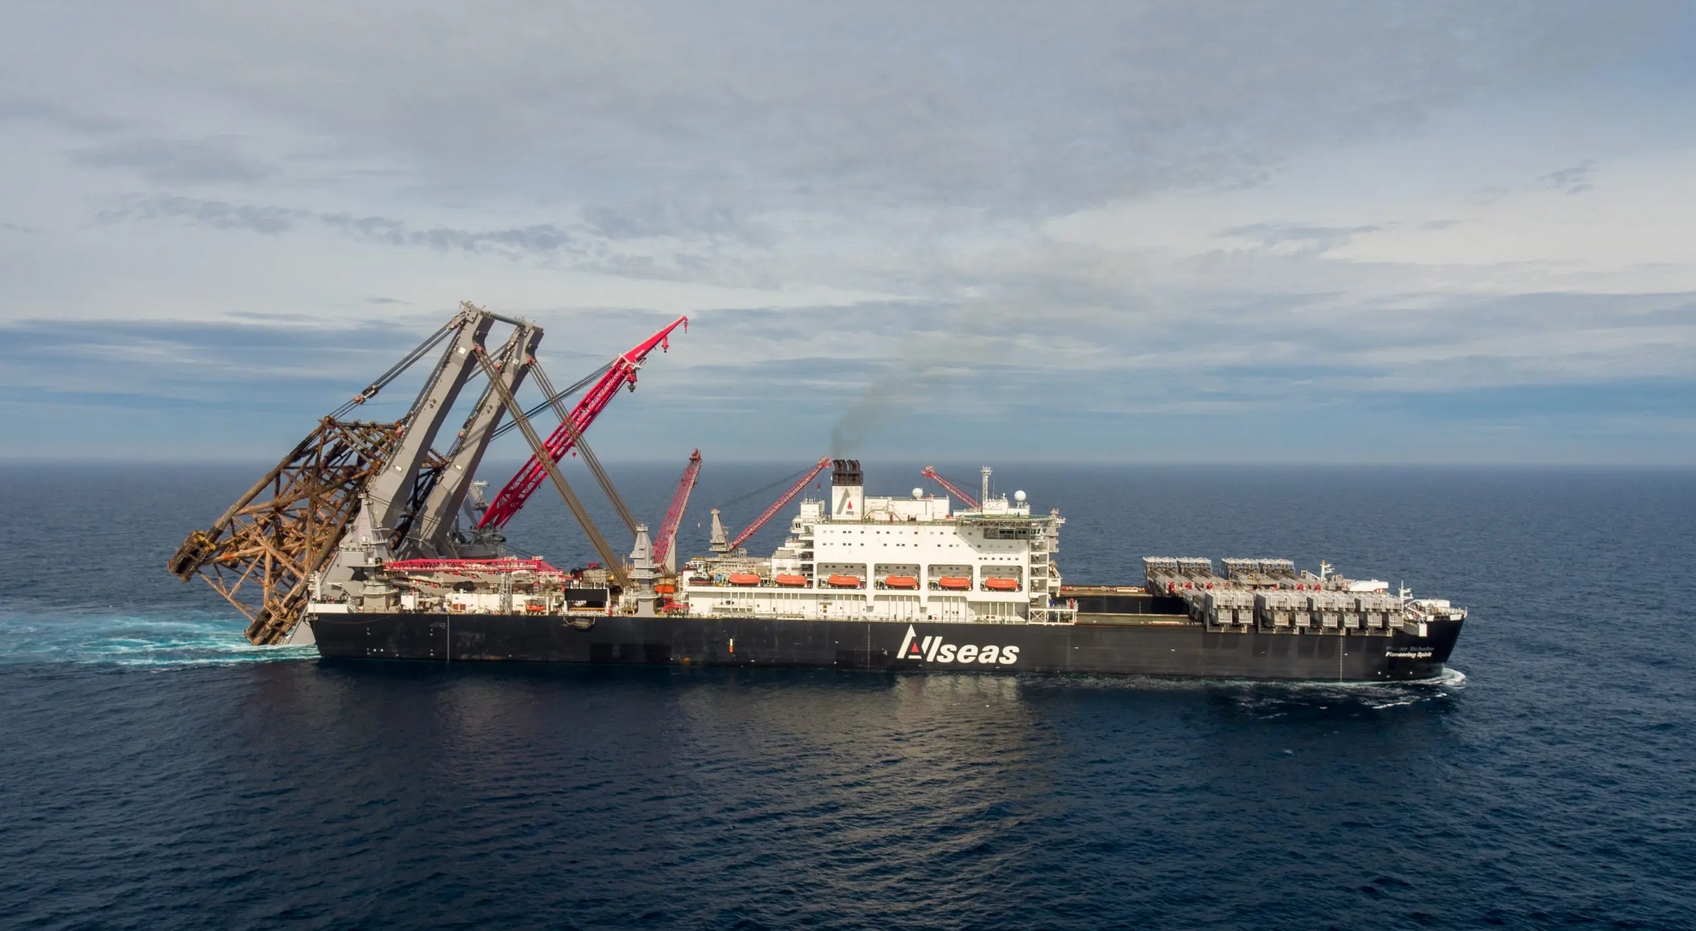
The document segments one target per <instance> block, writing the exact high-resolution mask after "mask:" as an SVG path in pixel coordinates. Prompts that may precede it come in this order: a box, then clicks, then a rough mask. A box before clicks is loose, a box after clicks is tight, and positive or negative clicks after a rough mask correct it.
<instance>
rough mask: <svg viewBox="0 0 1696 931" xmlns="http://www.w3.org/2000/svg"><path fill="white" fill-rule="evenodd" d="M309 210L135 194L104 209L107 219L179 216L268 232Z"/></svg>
mask: <svg viewBox="0 0 1696 931" xmlns="http://www.w3.org/2000/svg"><path fill="white" fill-rule="evenodd" d="M309 216H310V214H308V213H306V212H305V211H302V210H291V209H289V208H287V207H259V206H255V205H252V204H232V203H227V202H225V201H219V200H200V199H196V198H192V197H133V198H129V199H128V200H127V201H126V202H125V203H124V204H123V205H122V206H119V207H114V208H111V209H107V210H102V211H101V212H100V213H99V218H100V220H102V221H103V222H106V223H116V222H118V221H120V220H159V219H179V220H188V221H190V222H193V223H199V224H201V225H204V226H210V227H212V228H213V229H221V230H235V229H239V230H248V231H250V232H254V233H261V234H264V235H267V236H274V235H276V234H278V233H282V232H285V231H287V230H291V229H293V228H294V227H295V225H296V224H297V223H298V222H299V221H300V220H303V219H306V218H308V217H309Z"/></svg>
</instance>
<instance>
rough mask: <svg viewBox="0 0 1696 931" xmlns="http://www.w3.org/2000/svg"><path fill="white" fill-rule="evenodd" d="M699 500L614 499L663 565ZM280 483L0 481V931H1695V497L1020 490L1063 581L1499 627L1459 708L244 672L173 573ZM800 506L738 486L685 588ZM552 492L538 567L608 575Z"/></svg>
mask: <svg viewBox="0 0 1696 931" xmlns="http://www.w3.org/2000/svg"><path fill="white" fill-rule="evenodd" d="M797 465H799V464H797ZM866 465H867V482H868V486H869V487H868V491H869V492H871V493H874V494H875V493H888V494H905V493H906V492H907V491H908V489H909V488H911V487H912V486H913V485H916V484H919V483H920V481H919V479H918V478H917V466H916V465H910V464H897V465H890V464H880V463H877V462H867V463H866ZM681 467H682V461H681V457H680V458H679V461H678V462H677V463H675V464H674V465H666V466H663V467H662V466H656V465H624V466H617V465H615V466H613V467H612V471H613V473H614V475H615V477H617V478H618V480H619V482H620V485H621V487H622V488H623V489H624V491H625V494H626V497H627V498H628V499H629V500H630V501H631V503H632V505H633V506H634V507H635V509H636V510H637V511H638V512H640V514H641V515H642V516H644V517H646V518H647V519H648V520H650V521H651V522H654V523H657V522H658V520H659V516H660V514H662V513H663V511H664V507H665V500H666V498H667V497H668V496H669V494H670V490H671V484H672V483H673V482H674V481H675V477H676V474H677V472H678V471H679V470H680V469H681ZM262 468H263V465H262V464H260V465H254V466H247V467H236V466H219V467H213V466H204V465H203V466H183V467H169V466H126V467H117V466H98V467H97V466H61V467H46V466H9V467H4V468H0V533H3V537H0V927H5V928H209V929H213V928H216V929H223V928H273V927H279V928H280V927H289V928H325V929H341V928H466V929H472V928H479V929H482V928H561V929H569V928H608V927H618V928H623V927H641V928H711V929H721V928H722V929H761V928H772V929H776V928H796V927H801V928H821V929H902V928H942V929H953V928H986V929H1008V928H1018V929H1026V928H1032V929H1039V928H1054V929H1096V928H1161V929H1164V928H1221V929H1223V928H1242V929H1260V928H1351V929H1353V928H1358V929H1393V928H1481V927H1509V928H1555V927H1560V928H1567V927H1573V926H1588V927H1603V928H1696V741H1693V739H1692V737H1693V729H1692V726H1693V724H1696V720H1693V718H1696V626H1693V623H1692V622H1693V619H1696V473H1693V472H1692V471H1690V470H1628V469H1612V470H1591V471H1586V470H1562V469H1552V468H1551V469H1526V468H1519V469H1509V468H1496V469H1390V468H1330V469H1327V468H1295V467H1288V468H1249V467H1241V468H1178V467H1123V468H1108V467H1093V468H1083V467H1058V466H1040V467H1038V466H1030V467H1020V466H1016V465H1012V464H1004V465H1003V466H1002V467H1001V468H1000V469H998V471H997V472H996V475H995V480H996V483H997V486H998V488H1000V489H1001V490H1002V491H1006V492H1011V491H1012V490H1013V489H1015V488H1017V489H1024V490H1026V491H1027V492H1028V493H1029V494H1030V497H1031V501H1032V503H1033V504H1034V505H1036V506H1037V507H1038V508H1039V509H1047V508H1049V507H1057V508H1059V509H1060V511H1061V513H1062V514H1063V515H1065V516H1066V518H1067V521H1068V523H1067V524H1066V526H1065V529H1064V531H1063V534H1062V538H1061V539H1062V543H1061V546H1062V550H1061V553H1060V556H1059V561H1060V565H1061V567H1062V569H1063V570H1064V572H1065V574H1066V577H1067V579H1068V580H1069V581H1073V582H1133V583H1134V582H1135V581H1137V577H1138V575H1139V573H1140V559H1141V557H1142V556H1144V555H1174V556H1190V555H1204V556H1212V557H1214V558H1219V557H1225V556H1286V557H1289V558H1293V559H1296V560H1297V561H1298V562H1299V563H1300V564H1302V565H1304V566H1307V567H1316V566H1317V564H1318V561H1319V560H1321V559H1325V560H1327V561H1329V562H1331V563H1333V564H1335V565H1336V566H1337V567H1338V568H1339V569H1340V570H1341V571H1343V572H1344V573H1346V574H1349V575H1351V576H1354V577H1375V578H1380V579H1384V580H1386V581H1388V582H1390V583H1391V585H1392V586H1394V585H1397V584H1399V583H1402V582H1404V581H1405V582H1406V584H1407V585H1408V586H1410V587H1411V588H1412V589H1413V590H1414V593H1415V594H1416V595H1417V596H1431V597H1448V598H1450V599H1452V600H1453V601H1455V602H1456V603H1459V604H1464V605H1467V606H1468V607H1470V609H1471V611H1472V617H1471V620H1470V621H1469V622H1468V626H1467V629H1466V631H1465V633H1464V635H1463V636H1462V638H1461V641H1460V644H1459V646H1458V648H1457V649H1456V651H1455V654H1454V658H1453V663H1452V667H1453V668H1452V670H1451V671H1450V673H1449V674H1448V675H1447V676H1445V677H1443V678H1442V679H1440V680H1437V681H1433V682H1427V683H1415V684H1400V685H1364V686H1337V685H1318V684H1312V685H1306V684H1256V683H1248V682H1232V681H1207V682H1194V681H1191V682H1171V681H1155V680H1145V679H1110V678H1089V677H1076V678H1066V677H994V676H983V675H971V674H965V675H929V676H924V675H889V674H855V673H833V672H817V671H782V670H759V671H754V670H737V671H722V670H707V669H698V668H697V669H682V668H678V669H669V668H594V667H563V666H562V667H547V666H516V665H515V666H494V665H482V666H474V665H469V664H467V665H445V664H424V663H418V664H402V663H394V664H383V663H370V664H361V663H332V662H326V661H321V660H319V659H318V658H317V657H316V654H315V653H314V652H313V650H312V649H311V648H271V649H259V648H254V647H250V646H248V645H247V644H246V642H245V641H244V640H243V639H242V636H241V630H242V626H243V624H242V621H241V619H240V618H239V617H238V616H237V615H236V614H235V613H234V612H233V611H232V610H231V609H229V608H228V607H227V606H225V604H224V603H223V602H222V601H221V600H219V599H218V598H217V597H216V596H214V595H213V594H212V593H211V592H210V591H209V590H208V588H207V587H206V586H205V585H204V584H201V583H199V582H196V583H193V584H189V585H184V584H182V583H179V582H178V581H177V580H175V579H174V578H171V577H170V576H168V575H167V574H166V573H165V571H164V563H165V560H166V558H167V557H168V556H169V555H170V554H171V553H172V551H173V550H174V549H175V548H176V545H177V544H178V542H179V541H180V540H181V539H182V537H183V536H184V534H185V533H186V532H187V531H188V530H190V529H192V528H194V527H196V526H199V525H204V524H207V523H209V522H210V521H211V520H212V519H213V518H215V517H216V516H217V515H218V514H219V513H220V512H221V511H222V510H223V508H224V507H225V506H226V505H227V504H228V503H229V502H230V500H232V499H233V498H234V497H235V496H236V495H237V494H238V493H239V492H240V491H242V490H243V489H244V488H245V487H246V486H247V485H248V484H249V483H250V482H251V481H252V480H253V478H254V477H255V474H256V472H257V471H258V470H260V469H262ZM574 468H578V467H575V466H574ZM787 471H789V467H786V466H755V465H740V466H738V465H716V464H714V463H713V462H711V461H709V462H708V464H707V468H706V471H705V472H704V473H703V478H702V483H701V485H700V487H699V488H698V489H697V491H696V494H695V497H694V500H693V503H692V510H691V512H690V517H689V520H688V521H687V522H686V524H685V533H684V539H683V541H682V542H681V544H680V545H681V547H682V548H683V549H684V550H685V551H686V552H693V551H699V550H700V549H702V548H704V543H705V538H706V530H705V529H704V528H703V527H702V526H700V525H701V524H704V523H705V522H706V509H707V508H708V507H709V506H713V505H723V506H725V514H726V519H727V521H726V522H727V523H729V524H732V525H739V524H741V523H744V522H746V521H748V520H749V519H751V518H752V517H753V515H754V514H755V513H757V512H758V511H759V509H760V508H761V507H762V506H763V505H764V503H765V502H766V501H769V500H770V498H771V497H774V496H775V494H776V490H775V489H774V490H769V491H767V492H764V493H762V494H761V495H753V496H749V495H748V494H747V493H748V492H749V491H751V490H753V489H757V488H759V487H760V486H762V485H767V484H770V483H772V482H775V481H777V480H779V479H781V478H783V477H784V473H785V472H787ZM943 471H944V473H945V474H949V473H952V474H954V475H955V476H956V477H958V478H962V479H965V480H966V484H967V485H968V486H970V485H973V484H975V469H974V468H973V465H972V464H960V465H957V466H955V467H953V468H952V469H944V470H943ZM572 474H573V475H577V474H578V473H576V472H574V473H572ZM583 478H584V480H583V481H581V482H580V483H579V484H580V485H581V486H582V488H581V490H582V492H583V494H584V496H585V497H586V498H589V499H591V500H597V499H598V496H597V494H596V492H595V490H594V489H593V486H592V483H590V482H589V481H588V480H587V476H586V475H585V476H583ZM780 487H781V486H780ZM551 494H552V492H551V489H549V488H544V489H543V490H542V492H540V493H538V495H537V497H536V498H535V499H534V501H533V502H532V505H531V506H530V507H529V508H528V509H527V510H526V511H525V513H524V514H522V515H521V516H520V518H519V519H518V520H517V521H515V522H514V523H513V524H512V525H511V527H510V528H509V536H510V537H511V539H512V542H513V543H514V544H515V545H516V546H518V547H520V548H522V549H525V550H528V551H532V552H538V553H540V554H541V555H543V556H546V557H547V558H549V559H550V560H552V561H554V562H555V563H556V564H559V565H572V564H578V563H581V562H583V561H586V560H588V559H590V558H593V557H592V556H591V555H590V554H589V552H588V551H587V548H586V546H585V545H584V544H582V543H581V542H580V537H581V535H580V534H578V533H577V532H576V531H575V530H574V529H573V527H572V526H571V525H570V519H569V516H568V515H567V512H566V511H565V509H564V507H563V505H561V503H560V502H559V501H558V500H557V499H556V498H554V497H551ZM600 513H601V517H602V519H603V526H605V527H608V528H609V531H610V528H611V527H612V524H613V521H612V520H611V518H610V511H608V510H607V509H606V508H605V507H601V508H600ZM787 517H788V515H787V514H786V515H785V516H784V517H783V518H781V519H780V520H779V521H777V522H775V523H774V524H773V525H772V526H770V527H768V528H767V529H766V530H764V531H763V532H762V533H761V534H760V535H759V536H758V537H756V539H755V541H754V543H753V544H752V546H753V548H754V549H756V550H769V548H770V547H771V546H773V545H775V543H776V542H777V540H778V539H779V537H780V536H781V534H782V531H783V529H784V525H786V524H787Z"/></svg>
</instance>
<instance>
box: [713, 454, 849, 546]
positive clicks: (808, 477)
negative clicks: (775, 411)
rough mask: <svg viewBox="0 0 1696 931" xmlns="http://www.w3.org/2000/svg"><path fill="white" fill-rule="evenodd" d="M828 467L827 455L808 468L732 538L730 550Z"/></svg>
mask: <svg viewBox="0 0 1696 931" xmlns="http://www.w3.org/2000/svg"><path fill="white" fill-rule="evenodd" d="M828 468H830V457H829V456H825V457H824V458H823V459H820V460H819V461H818V464H817V465H815V466H813V467H812V468H811V469H808V470H807V474H805V475H803V476H801V480H800V481H798V482H796V483H795V484H793V485H791V486H789V490H788V491H786V492H784V493H783V495H782V496H781V497H779V498H778V499H777V500H776V501H773V502H772V503H771V507H769V508H766V509H765V510H764V511H762V512H761V513H760V516H759V517H756V518H754V522H753V523H751V524H749V525H748V527H747V529H745V530H743V531H742V532H741V533H739V534H737V535H736V536H735V537H733V538H731V540H730V544H729V547H728V549H729V551H731V552H734V551H735V550H736V549H737V548H738V547H740V546H741V545H742V544H743V543H746V542H748V538H749V537H751V536H753V535H754V534H756V533H758V532H759V530H760V528H761V527H764V526H765V525H766V521H768V520H771V519H772V518H773V517H774V516H776V515H777V512H778V511H781V510H783V506H784V505H786V504H788V503H789V502H791V501H793V500H795V496H796V495H798V494H800V493H801V489H803V488H806V487H807V483H808V482H811V481H812V480H813V479H814V478H816V477H817V476H818V474H819V473H820V472H823V471H824V470H825V469H828Z"/></svg>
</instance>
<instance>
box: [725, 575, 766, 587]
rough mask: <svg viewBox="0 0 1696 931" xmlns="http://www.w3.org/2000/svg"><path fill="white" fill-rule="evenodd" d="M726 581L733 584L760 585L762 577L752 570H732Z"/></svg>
mask: <svg viewBox="0 0 1696 931" xmlns="http://www.w3.org/2000/svg"><path fill="white" fill-rule="evenodd" d="M725 581H726V582H729V583H730V584H732V585H758V584H760V577H759V576H757V575H755V574H753V573H752V572H732V573H731V574H730V576H729V578H726V579H725Z"/></svg>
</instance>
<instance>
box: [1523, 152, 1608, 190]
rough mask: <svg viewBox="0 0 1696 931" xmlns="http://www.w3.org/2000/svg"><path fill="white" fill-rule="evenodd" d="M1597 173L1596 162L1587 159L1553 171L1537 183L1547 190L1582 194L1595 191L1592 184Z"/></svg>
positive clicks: (1542, 176) (1539, 177)
mask: <svg viewBox="0 0 1696 931" xmlns="http://www.w3.org/2000/svg"><path fill="white" fill-rule="evenodd" d="M1595 173H1596V162H1595V160H1594V159H1585V160H1584V161H1582V162H1579V163H1578V164H1576V165H1573V166H1570V167H1568V168H1562V169H1561V170H1560V171H1551V172H1549V173H1548V174H1546V175H1540V176H1538V178H1537V183H1538V184H1541V185H1542V186H1543V187H1546V188H1552V189H1554V190H1557V191H1564V192H1566V193H1567V194H1582V193H1584V192H1585V191H1589V190H1594V189H1595V185H1593V184H1591V183H1590V180H1591V178H1593V177H1594V176H1595Z"/></svg>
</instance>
